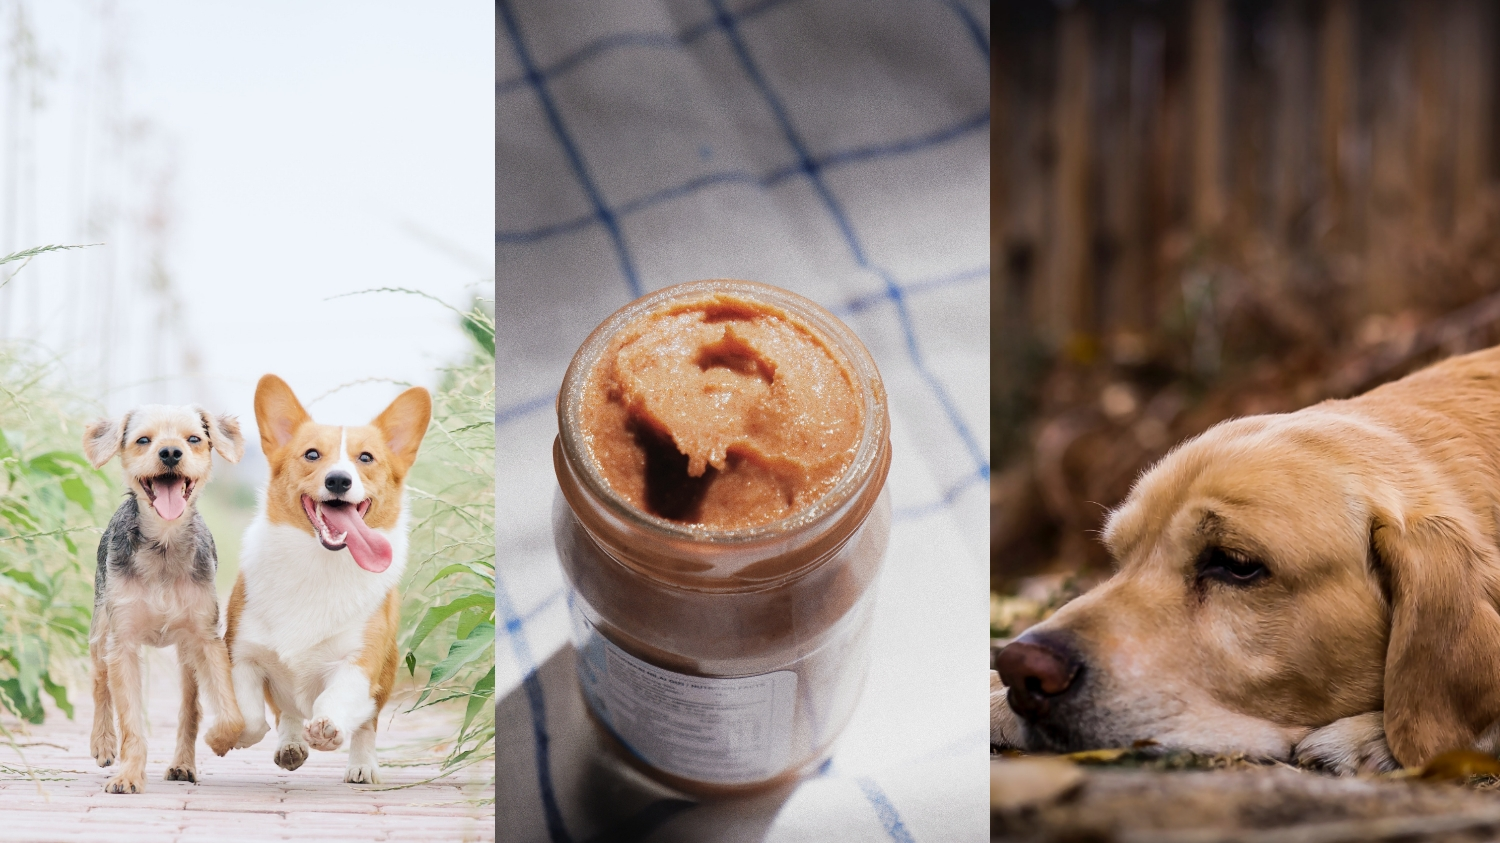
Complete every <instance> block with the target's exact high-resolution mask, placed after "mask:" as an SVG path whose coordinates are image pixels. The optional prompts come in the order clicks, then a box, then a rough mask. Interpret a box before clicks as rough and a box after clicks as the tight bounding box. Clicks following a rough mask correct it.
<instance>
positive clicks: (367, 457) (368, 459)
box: [359, 451, 375, 462]
mask: <svg viewBox="0 0 1500 843" xmlns="http://www.w3.org/2000/svg"><path fill="white" fill-rule="evenodd" d="M359 461H360V462H374V461H375V458H374V457H372V456H370V452H369V451H366V452H364V453H363V454H360V455H359Z"/></svg>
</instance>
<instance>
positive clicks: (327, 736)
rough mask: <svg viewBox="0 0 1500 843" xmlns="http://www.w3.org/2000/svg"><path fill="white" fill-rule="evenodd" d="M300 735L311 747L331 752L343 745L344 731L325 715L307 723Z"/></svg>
mask: <svg viewBox="0 0 1500 843" xmlns="http://www.w3.org/2000/svg"><path fill="white" fill-rule="evenodd" d="M302 735H303V737H305V738H306V739H307V742H308V743H309V744H310V745H312V748H313V749H318V750H322V751H323V752H332V751H333V750H335V749H338V748H339V747H341V746H343V745H344V733H343V732H342V731H340V730H339V727H337V726H335V725H333V721H332V720H329V719H328V718H327V717H319V718H317V719H316V720H314V721H312V722H311V723H308V724H307V728H306V729H304V730H302Z"/></svg>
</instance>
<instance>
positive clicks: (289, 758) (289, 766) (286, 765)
mask: <svg viewBox="0 0 1500 843" xmlns="http://www.w3.org/2000/svg"><path fill="white" fill-rule="evenodd" d="M306 760H307V744H305V743H289V744H283V745H282V746H279V747H277V748H276V766H278V767H280V768H281V769H283V770H295V769H297V768H298V767H301V766H302V762H304V761H306Z"/></svg>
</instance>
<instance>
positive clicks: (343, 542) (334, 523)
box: [302, 495, 391, 574]
mask: <svg viewBox="0 0 1500 843" xmlns="http://www.w3.org/2000/svg"><path fill="white" fill-rule="evenodd" d="M302 509H303V511H304V512H306V513H307V520H308V521H310V522H312V526H313V531H314V532H315V533H317V535H318V541H320V542H322V543H323V546H324V547H326V548H328V549H329V550H344V549H345V548H348V550H349V555H350V556H353V557H354V561H355V563H356V564H358V565H359V567H361V568H364V569H365V570H366V571H370V572H372V573H376V574H378V573H380V572H381V571H384V570H385V569H386V568H389V567H390V566H391V543H390V542H389V541H388V540H387V539H386V537H385V536H383V535H381V534H380V533H378V532H376V531H375V530H374V529H372V528H371V527H370V526H369V525H367V524H365V513H366V512H368V511H369V509H370V502H369V501H368V500H364V501H360V502H359V503H357V504H353V503H349V502H347V501H316V500H313V499H312V496H311V495H303V496H302Z"/></svg>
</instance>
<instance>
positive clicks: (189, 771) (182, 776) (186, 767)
mask: <svg viewBox="0 0 1500 843" xmlns="http://www.w3.org/2000/svg"><path fill="white" fill-rule="evenodd" d="M219 754H220V755H222V754H223V753H219ZM163 778H164V779H165V780H166V781H169V782H192V783H193V784H197V783H198V771H197V770H194V769H193V765H191V764H173V765H172V766H170V767H168V768H167V774H166V776H164V777H163Z"/></svg>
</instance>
